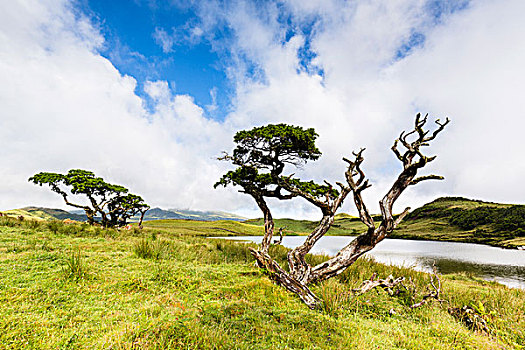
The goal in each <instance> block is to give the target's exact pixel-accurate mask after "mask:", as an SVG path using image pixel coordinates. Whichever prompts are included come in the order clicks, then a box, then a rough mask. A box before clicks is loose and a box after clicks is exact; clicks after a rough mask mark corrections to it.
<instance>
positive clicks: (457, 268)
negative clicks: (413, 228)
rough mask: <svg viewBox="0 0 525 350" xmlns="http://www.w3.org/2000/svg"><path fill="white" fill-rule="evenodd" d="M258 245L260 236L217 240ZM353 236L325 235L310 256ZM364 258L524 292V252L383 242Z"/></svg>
mask: <svg viewBox="0 0 525 350" xmlns="http://www.w3.org/2000/svg"><path fill="white" fill-rule="evenodd" d="M217 238H224V239H233V240H243V241H252V242H255V243H260V242H261V240H262V236H238V237H217ZM305 238H306V237H305V236H288V237H284V239H283V245H284V246H285V247H288V248H294V247H297V246H298V245H300V244H302V243H303V242H304V240H305ZM354 238H355V237H351V236H344V237H342V236H325V237H323V238H321V239H320V240H319V242H317V244H316V245H315V246H314V248H313V249H312V251H311V253H313V254H319V253H323V254H327V255H332V256H333V255H335V254H336V253H337V252H338V251H339V250H340V249H341V248H342V247H344V246H345V245H347V244H348V243H349V242H350V241H352V240H353V239H354ZM367 255H368V256H371V257H373V258H374V260H375V261H378V262H381V263H384V264H392V265H398V266H405V267H412V268H414V269H417V270H422V271H431V270H432V264H435V265H436V267H437V269H438V271H439V272H440V273H443V274H447V273H456V272H467V273H471V274H473V275H475V276H478V277H481V278H483V279H485V280H489V281H497V282H499V283H502V284H505V285H507V286H509V287H513V288H523V289H525V251H523V250H510V249H502V248H496V247H490V246H486V245H482V244H472V243H456V242H438V241H415V240H408V239H385V240H383V241H382V242H381V243H379V244H378V245H377V246H376V247H375V248H374V249H373V250H372V251H371V252H370V253H367Z"/></svg>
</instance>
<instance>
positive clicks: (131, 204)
mask: <svg viewBox="0 0 525 350" xmlns="http://www.w3.org/2000/svg"><path fill="white" fill-rule="evenodd" d="M29 181H30V182H33V183H35V184H37V185H40V186H42V185H48V186H49V187H51V190H52V191H53V192H56V193H58V194H60V195H61V196H62V198H64V201H65V202H66V204H67V205H69V206H72V207H75V208H79V209H84V211H85V212H86V216H87V220H88V223H89V224H91V225H93V224H95V223H96V219H95V217H97V216H98V217H100V224H101V225H102V226H104V227H117V226H124V225H126V223H127V220H128V219H129V218H130V217H132V216H135V215H138V214H140V221H139V226H141V225H142V220H143V218H144V214H145V213H146V211H147V210H148V209H149V208H150V207H149V206H148V205H147V204H146V203H144V200H143V199H142V198H141V197H140V196H137V195H134V194H131V193H128V189H127V188H125V187H123V186H120V185H112V184H110V183H107V182H105V181H104V180H103V179H102V178H101V177H95V174H94V173H93V172H91V171H87V170H80V169H72V170H69V171H68V173H67V174H65V175H64V174H57V173H47V172H42V173H38V174H36V175H34V176H32V177H30V178H29ZM67 189H68V190H69V192H70V193H71V194H73V195H84V196H86V197H87V199H88V203H89V204H84V205H83V204H76V203H72V202H71V201H70V200H69V194H68V192H66V190H67Z"/></svg>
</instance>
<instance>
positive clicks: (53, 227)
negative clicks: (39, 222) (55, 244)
mask: <svg viewBox="0 0 525 350" xmlns="http://www.w3.org/2000/svg"><path fill="white" fill-rule="evenodd" d="M61 226H62V224H61V223H60V221H58V220H51V221H49V222H48V223H47V228H48V229H49V231H51V232H53V233H55V234H56V233H57V232H58V230H59V229H60V227H61Z"/></svg>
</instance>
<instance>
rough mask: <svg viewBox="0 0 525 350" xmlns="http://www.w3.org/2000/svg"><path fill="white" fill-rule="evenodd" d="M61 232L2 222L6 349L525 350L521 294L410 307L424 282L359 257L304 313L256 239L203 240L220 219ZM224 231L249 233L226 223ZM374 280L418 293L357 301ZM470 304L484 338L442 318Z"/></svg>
mask: <svg viewBox="0 0 525 350" xmlns="http://www.w3.org/2000/svg"><path fill="white" fill-rule="evenodd" d="M58 225H59V226H60V227H58V228H56V230H52V229H50V228H49V227H48V225H46V224H44V223H42V224H39V225H38V226H35V227H30V226H29V225H28V224H27V223H25V221H24V222H19V221H17V220H13V224H12V225H11V224H10V223H8V222H7V220H0V309H1V310H2V312H1V313H0V330H1V332H0V348H1V349H25V348H29V349H31V348H34V349H170V348H171V349H503V348H504V349H513V348H514V349H520V346H519V345H520V344H525V303H524V302H523V300H525V291H521V290H511V289H508V288H506V287H503V286H500V285H497V284H494V283H489V282H483V281H478V280H475V279H473V278H471V277H469V276H467V275H450V276H443V277H442V280H443V295H442V297H443V299H447V300H448V301H449V303H444V304H441V305H440V304H438V303H429V304H428V305H425V306H423V307H421V308H418V309H415V310H412V309H410V308H409V305H411V303H413V302H414V301H419V298H420V295H421V293H424V292H425V287H426V285H427V284H428V279H429V276H428V275H427V274H424V273H421V272H416V271H414V270H409V269H406V268H400V267H391V266H385V265H381V264H377V263H374V262H372V261H369V260H364V259H362V260H359V261H358V262H357V263H356V264H354V265H353V266H352V267H351V268H350V269H349V270H347V272H345V273H343V274H342V275H340V276H339V277H338V278H336V279H332V280H328V281H326V282H324V283H322V284H319V285H316V286H313V287H312V289H313V290H314V292H315V293H316V294H317V295H319V296H320V297H322V299H323V308H322V309H321V310H309V309H308V308H307V307H305V305H303V304H302V303H301V302H300V301H299V300H298V299H297V298H296V297H295V296H294V295H292V294H290V293H288V292H286V291H285V290H284V289H283V288H281V287H279V286H276V285H275V284H273V283H272V282H270V280H269V279H268V278H267V277H266V276H265V275H264V274H262V272H261V270H259V269H257V268H256V267H254V263H253V259H252V257H251V255H250V253H249V251H248V249H247V247H248V246H249V245H246V244H240V243H235V242H229V241H225V240H212V239H207V238H205V237H204V236H207V235H208V234H209V233H210V232H216V233H217V231H220V230H217V229H215V228H214V227H216V226H213V225H222V223H219V224H218V223H200V222H189V221H185V222H180V221H176V220H174V221H171V222H170V221H162V222H147V223H146V229H145V230H143V231H140V230H133V231H115V230H103V229H99V228H93V227H85V226H82V225H63V224H58ZM207 225H210V226H207ZM245 225H246V224H245ZM247 226H249V225H247ZM64 227H67V229H66V228H64ZM51 228H53V227H51ZM223 228H224V229H232V230H233V231H235V230H241V229H243V228H244V226H238V225H236V224H235V223H224V226H223ZM255 228H257V227H255ZM201 229H202V230H201ZM250 229H252V230H254V228H250ZM219 233H220V234H223V233H222V232H219ZM241 233H244V234H252V233H251V232H242V231H241ZM141 242H147V245H148V246H150V248H151V250H152V251H155V249H157V248H153V247H152V246H153V245H155V244H159V246H161V247H162V248H158V249H160V250H161V254H160V255H159V256H156V257H155V256H149V257H147V258H144V257H140V256H138V254H137V253H136V251H135V249H136V247H137V246H138V245H140V244H142V243H141ZM159 242H160V243H159ZM146 250H148V249H147V248H146ZM271 252H272V255H274V256H276V257H277V259H278V260H280V261H282V260H284V259H285V257H286V249H285V248H283V247H282V246H276V247H272V251H271ZM308 259H309V260H310V261H312V262H314V261H315V262H320V261H322V260H323V259H326V257H323V256H308ZM74 271H81V272H74ZM65 272H73V276H74V277H73V278H70V277H67V276H68V273H65ZM374 272H376V273H378V275H379V277H381V278H384V277H386V276H387V275H389V274H392V275H394V276H396V277H397V276H405V277H406V278H407V279H410V280H411V281H412V282H411V283H408V282H407V283H406V284H407V286H410V287H411V288H415V289H416V290H417V291H418V292H417V296H414V295H412V294H407V293H401V294H400V295H398V296H390V295H388V294H387V293H385V292H383V291H378V292H375V291H372V292H369V293H367V294H364V295H361V296H358V297H356V296H354V295H353V294H352V293H351V290H352V289H353V288H357V287H358V286H359V285H360V284H361V282H362V281H363V280H364V279H368V278H369V277H370V276H371V275H372V273H374ZM77 277H79V278H77ZM465 305H466V306H471V307H472V306H475V307H477V309H478V310H479V312H480V314H483V317H484V318H485V319H486V320H487V323H488V325H489V332H488V333H486V332H476V331H474V330H472V329H469V328H468V327H467V326H466V325H465V324H463V323H462V322H461V321H459V320H458V319H457V318H455V317H453V316H452V315H450V314H449V312H448V311H447V309H448V307H463V306H465ZM480 305H482V307H483V309H481V307H480ZM521 348H522V347H521Z"/></svg>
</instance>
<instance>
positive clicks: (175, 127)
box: [0, 0, 525, 217]
mask: <svg viewBox="0 0 525 350" xmlns="http://www.w3.org/2000/svg"><path fill="white" fill-rule="evenodd" d="M426 3H427V2H426V1H423V0H404V1H395V2H384V1H353V2H342V1H336V0H332V1H292V0H290V1H286V2H283V3H281V4H280V5H279V6H277V5H275V4H269V5H268V6H265V7H264V8H263V7H261V6H260V4H259V5H257V6H256V5H253V4H250V3H247V2H236V3H235V4H231V5H229V6H227V7H226V8H222V7H221V6H219V5H218V4H217V3H215V2H213V1H211V2H201V3H200V4H201V7H200V16H201V22H200V23H192V24H191V28H193V29H195V31H194V34H195V36H196V37H199V40H201V37H202V36H205V37H206V38H207V39H208V40H212V45H213V47H214V48H215V49H217V50H226V51H227V52H229V53H231V61H230V62H229V66H228V67H227V73H228V76H229V77H230V78H231V79H233V82H234V84H235V87H236V96H235V98H234V101H233V110H232V112H231V114H230V115H229V116H228V117H227V118H226V120H225V121H224V122H216V121H213V120H210V119H208V118H206V117H205V113H206V112H205V111H204V110H203V109H202V108H201V107H200V106H197V105H196V104H195V102H194V101H193V99H192V98H191V96H187V95H174V94H173V93H172V91H171V90H170V89H169V87H168V84H167V83H166V82H164V81H154V82H148V83H147V84H145V92H146V93H147V94H148V95H149V96H150V97H151V99H152V100H153V101H154V103H155V107H154V110H153V111H152V112H147V111H146V110H145V109H144V108H143V101H142V100H141V98H139V97H138V96H137V95H136V94H135V89H136V82H135V80H134V79H133V78H132V77H128V76H123V75H122V74H120V73H119V72H118V71H117V70H116V69H115V67H114V66H113V65H112V64H111V62H110V61H108V60H107V59H105V58H103V57H101V56H100V55H99V54H98V53H97V52H96V50H97V48H99V47H100V46H101V45H102V43H103V38H102V37H101V35H100V33H99V32H98V31H97V30H96V28H93V26H92V25H91V23H89V21H88V20H86V19H85V18H79V17H78V16H77V17H75V16H74V15H73V14H72V13H73V11H71V9H70V6H69V5H68V3H67V2H66V1H58V0H57V1H51V0H50V1H47V2H46V1H34V2H32V3H31V6H26V5H24V4H23V3H20V2H14V3H13V4H11V3H10V4H9V6H8V5H6V4H4V5H0V6H2V7H3V9H2V11H0V79H1V81H2V82H3V84H2V85H1V86H0V102H1V105H2V110H0V140H1V141H0V142H1V147H0V159H2V167H1V169H0V178H1V179H2V183H0V208H2V209H6V208H12V207H17V206H22V205H28V204H37V205H53V206H60V204H61V202H60V199H59V198H57V197H56V196H54V195H53V194H52V193H50V191H49V190H45V189H38V188H36V187H35V186H34V185H31V184H28V183H27V182H26V179H27V178H28V177H29V176H31V175H32V174H34V173H36V172H38V171H42V170H50V171H67V170H68V169H70V168H75V167H80V168H86V169H92V170H94V171H95V172H96V173H97V174H99V175H101V176H103V177H104V178H106V179H107V180H108V181H113V182H115V183H120V184H124V185H127V186H128V187H130V189H131V190H132V191H133V192H136V193H138V194H141V195H143V196H144V197H145V199H146V200H147V201H148V202H150V203H151V204H153V205H161V206H164V207H179V208H184V207H188V208H193V209H223V210H236V211H238V212H241V213H243V214H249V215H259V213H258V212H257V210H256V208H255V205H254V204H253V202H252V200H251V199H250V198H248V196H246V195H243V194H238V193H236V192H235V191H234V190H224V189H221V190H213V189H212V185H213V183H214V182H215V180H216V179H218V178H219V177H220V175H221V174H222V172H223V171H224V170H225V168H226V164H221V163H220V162H217V161H216V160H215V159H214V157H215V156H217V155H218V154H219V152H220V151H221V150H225V149H231V148H232V143H231V138H232V135H233V133H234V132H235V131H236V130H239V129H243V128H250V127H252V126H255V125H263V124H265V123H270V122H287V123H293V124H296V125H302V126H305V127H315V128H316V130H317V131H318V132H319V134H320V137H319V147H320V148H321V150H322V151H323V153H324V155H323V157H322V158H321V160H320V161H318V162H316V163H315V164H308V165H307V166H306V167H305V168H304V169H303V170H299V171H298V172H297V174H300V175H301V176H303V177H305V178H313V179H316V180H318V181H320V180H322V179H328V180H330V181H339V180H342V175H343V171H344V163H343V162H342V161H341V157H342V156H348V155H350V154H351V151H352V150H355V149H359V148H360V147H367V150H366V153H365V158H366V160H365V165H364V167H365V171H366V172H367V174H368V175H369V176H370V178H371V180H372V183H373V184H374V186H373V187H372V188H371V189H369V190H367V191H366V195H365V197H366V199H367V201H368V203H370V204H369V206H370V207H372V209H373V210H377V206H376V205H375V204H376V203H377V201H378V200H379V198H380V197H381V196H382V195H383V194H384V193H385V192H386V190H387V189H388V187H389V186H390V184H391V183H392V180H393V176H394V175H395V173H396V172H397V171H398V170H399V165H398V164H397V161H396V160H395V159H394V157H393V155H392V154H391V152H390V146H391V143H392V141H393V140H394V138H395V137H397V135H398V134H399V132H400V131H401V130H403V129H407V128H410V127H411V126H412V123H413V117H414V115H415V113H416V112H417V111H422V112H427V111H428V112H430V113H431V115H435V116H439V117H444V116H445V115H449V116H450V117H451V118H452V123H451V124H450V126H449V127H448V128H447V130H446V131H445V132H443V134H441V135H440V138H439V139H438V140H436V142H435V144H434V145H433V147H432V148H431V150H430V152H431V153H434V154H438V155H439V157H438V158H437V160H436V161H435V162H434V163H433V164H432V167H431V169H429V171H430V170H431V171H433V172H435V173H438V174H443V175H445V176H446V181H445V182H434V183H430V182H429V183H422V184H420V185H418V186H416V187H414V188H411V189H410V190H408V191H407V192H406V193H405V194H404V195H403V197H402V198H401V199H400V201H399V205H398V209H402V208H403V207H404V206H405V205H407V204H410V205H411V206H417V205H421V204H423V203H424V202H425V201H428V200H432V199H434V198H435V197H437V196H439V195H444V194H448V195H466V196H469V197H473V198H481V199H486V200H494V201H505V202H523V198H524V196H525V187H523V186H521V181H522V180H521V179H522V178H523V177H524V175H525V162H523V161H521V160H522V159H523V156H522V154H521V153H522V150H523V149H524V148H525V147H524V146H525V144H524V139H523V137H521V133H522V129H523V127H524V122H523V120H525V118H524V117H525V116H524V115H523V113H524V112H523V111H524V110H525V108H524V107H525V106H524V103H525V102H524V101H525V100H524V99H523V98H522V97H521V94H522V92H523V91H524V87H525V86H524V85H525V68H523V62H525V47H524V46H523V45H521V43H522V42H524V41H525V24H524V22H523V21H522V19H521V14H523V12H524V10H525V3H523V2H522V1H520V0H514V1H512V0H507V1H498V2H491V1H476V2H472V4H471V5H470V6H469V7H468V8H467V9H465V10H462V11H458V12H456V13H454V14H452V15H449V16H448V17H446V18H444V19H443V21H442V23H441V24H439V25H438V26H431V25H429V24H428V23H434V22H435V20H434V19H433V18H432V16H431V14H429V13H428V8H427V6H426ZM281 5H282V6H281ZM283 8H284V9H287V11H290V14H291V15H292V19H293V25H294V26H297V27H300V26H301V25H304V23H307V22H309V21H311V20H312V19H313V18H317V22H316V23H317V24H316V25H315V27H314V28H312V32H311V33H310V34H309V35H310V38H308V36H307V34H305V33H303V32H302V31H301V30H300V28H299V29H298V30H296V32H295V33H294V34H293V35H291V36H286V32H287V31H288V30H289V29H290V28H289V27H288V25H287V24H286V23H283V22H282V18H281V17H280V16H279V11H282V10H283ZM217 25H227V26H228V27H229V29H230V30H231V31H232V32H233V33H234V35H233V38H231V40H230V41H227V42H225V41H224V38H214V36H213V34H212V33H213V31H214V28H215V27H216V26H217ZM188 28H190V27H188ZM191 28H190V29H191ZM196 28H198V30H197V29H196ZM296 29H297V28H296ZM414 32H420V33H422V34H423V35H425V37H426V41H425V43H424V46H423V47H422V48H416V49H414V50H413V51H412V53H411V54H410V55H409V56H407V57H405V58H402V59H399V58H398V57H396V53H397V50H398V49H399V47H400V46H401V45H403V44H404V43H406V42H407V40H409V38H410V36H411V35H412V34H413V33H414ZM219 39H220V40H219ZM159 40H160V39H159ZM170 40H171V39H170ZM307 40H310V44H311V49H312V50H313V51H315V53H316V55H317V56H316V57H315V58H314V59H313V62H311V64H314V65H317V66H319V67H320V68H322V69H323V71H324V73H323V74H320V73H319V74H317V73H311V72H310V73H307V72H305V69H304V67H303V66H302V64H301V61H300V59H299V57H298V53H299V51H300V50H302V49H303V48H304V47H303V45H304V43H305V42H306V41H307ZM161 44H162V41H161ZM167 44H168V45H167V46H166V48H167V49H170V50H171V49H172V46H173V43H171V44H170V43H169V42H167ZM226 51H225V52H226ZM254 67H255V69H254ZM254 72H255V73H254ZM212 94H213V92H212ZM206 108H208V110H209V111H210V112H211V111H212V109H213V104H212V106H208V107H206ZM347 202H348V203H347V204H346V205H345V207H344V210H346V211H349V210H351V207H352V206H351V199H350V198H349V200H348V201H347ZM272 205H273V206H274V207H276V208H277V209H276V214H277V216H297V215H299V216H308V217H315V216H317V215H318V213H317V212H316V210H315V208H314V209H312V208H311V206H310V205H308V204H306V203H304V202H303V201H300V200H294V201H292V202H288V203H276V202H272Z"/></svg>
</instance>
